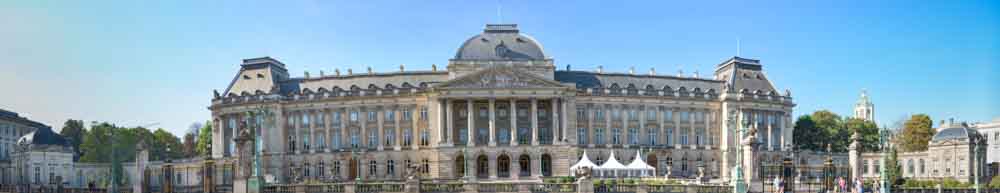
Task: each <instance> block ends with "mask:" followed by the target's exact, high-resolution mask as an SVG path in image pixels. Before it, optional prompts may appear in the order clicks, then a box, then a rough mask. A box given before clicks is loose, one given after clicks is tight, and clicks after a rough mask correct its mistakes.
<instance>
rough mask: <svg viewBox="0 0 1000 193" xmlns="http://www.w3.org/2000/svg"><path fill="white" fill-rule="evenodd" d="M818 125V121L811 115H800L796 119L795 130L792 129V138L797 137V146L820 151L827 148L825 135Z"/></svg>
mask: <svg viewBox="0 0 1000 193" xmlns="http://www.w3.org/2000/svg"><path fill="white" fill-rule="evenodd" d="M821 134H822V132H820V131H819V129H818V128H817V127H816V122H814V121H813V120H812V116H810V115H802V116H799V118H798V119H797V120H795V130H792V136H793V137H792V138H793V139H795V148H797V149H805V150H814V151H818V150H821V149H823V148H825V146H826V144H824V143H823V142H824V139H823V137H825V135H821Z"/></svg>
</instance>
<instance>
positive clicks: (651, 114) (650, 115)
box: [646, 110, 656, 121]
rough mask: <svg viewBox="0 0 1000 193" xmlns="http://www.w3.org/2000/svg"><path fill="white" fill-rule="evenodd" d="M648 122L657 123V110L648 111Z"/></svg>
mask: <svg viewBox="0 0 1000 193" xmlns="http://www.w3.org/2000/svg"><path fill="white" fill-rule="evenodd" d="M646 120H647V121H655V120H656V110H646Z"/></svg>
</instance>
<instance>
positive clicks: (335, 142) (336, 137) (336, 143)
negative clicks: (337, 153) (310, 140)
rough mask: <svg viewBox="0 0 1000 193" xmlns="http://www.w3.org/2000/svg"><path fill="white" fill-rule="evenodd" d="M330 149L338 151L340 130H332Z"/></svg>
mask: <svg viewBox="0 0 1000 193" xmlns="http://www.w3.org/2000/svg"><path fill="white" fill-rule="evenodd" d="M330 147H332V148H334V149H340V130H339V129H337V130H333V136H330Z"/></svg>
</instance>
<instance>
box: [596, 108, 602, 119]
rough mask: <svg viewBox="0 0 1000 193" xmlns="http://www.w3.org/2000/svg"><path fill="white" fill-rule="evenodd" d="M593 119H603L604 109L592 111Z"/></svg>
mask: <svg viewBox="0 0 1000 193" xmlns="http://www.w3.org/2000/svg"><path fill="white" fill-rule="evenodd" d="M594 119H597V120H604V111H602V110H600V109H597V111H595V112H594Z"/></svg>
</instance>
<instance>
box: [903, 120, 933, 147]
mask: <svg viewBox="0 0 1000 193" xmlns="http://www.w3.org/2000/svg"><path fill="white" fill-rule="evenodd" d="M932 126H933V122H932V121H931V117H930V116H927V114H915V115H912V116H910V119H909V120H906V122H905V123H903V130H902V131H901V132H900V133H899V135H898V136H897V137H898V138H897V141H898V142H899V147H900V148H901V149H902V150H903V151H905V152H914V151H924V150H927V142H929V141H930V140H931V137H933V136H934V133H935V132H936V131H934V128H931V127H932Z"/></svg>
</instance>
